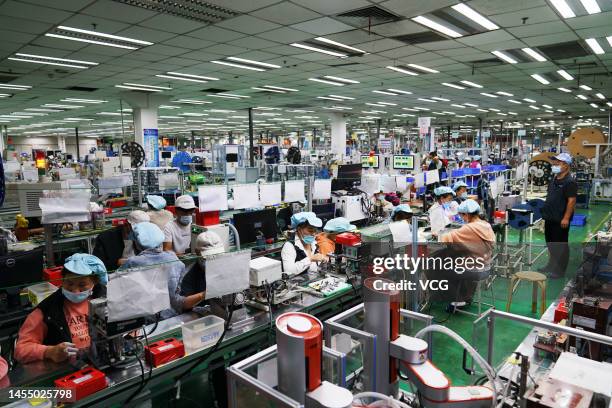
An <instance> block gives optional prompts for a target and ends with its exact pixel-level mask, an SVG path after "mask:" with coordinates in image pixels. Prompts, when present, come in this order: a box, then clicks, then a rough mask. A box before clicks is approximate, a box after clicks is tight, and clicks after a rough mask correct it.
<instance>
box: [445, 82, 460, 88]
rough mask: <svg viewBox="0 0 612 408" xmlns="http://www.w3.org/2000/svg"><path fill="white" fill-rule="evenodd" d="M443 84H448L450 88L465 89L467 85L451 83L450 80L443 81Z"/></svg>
mask: <svg viewBox="0 0 612 408" xmlns="http://www.w3.org/2000/svg"><path fill="white" fill-rule="evenodd" d="M442 85H444V86H448V87H449V88H455V89H465V87H464V86H461V85H457V84H453V83H450V82H442Z"/></svg>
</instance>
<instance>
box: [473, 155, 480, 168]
mask: <svg viewBox="0 0 612 408" xmlns="http://www.w3.org/2000/svg"><path fill="white" fill-rule="evenodd" d="M481 160H482V158H481V157H480V156H478V155H476V156H474V157H472V162H471V163H470V168H471V169H479V168H481V167H482V166H481V164H480V161H481Z"/></svg>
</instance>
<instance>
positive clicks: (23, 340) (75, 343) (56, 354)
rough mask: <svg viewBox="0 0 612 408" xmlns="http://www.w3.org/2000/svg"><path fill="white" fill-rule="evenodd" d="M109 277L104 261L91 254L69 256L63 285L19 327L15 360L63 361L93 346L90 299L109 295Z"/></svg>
mask: <svg viewBox="0 0 612 408" xmlns="http://www.w3.org/2000/svg"><path fill="white" fill-rule="evenodd" d="M107 281H108V277H107V274H106V267H105V266H104V264H103V263H102V261H101V260H100V259H99V258H97V257H95V256H93V255H89V254H74V255H72V256H70V257H68V258H67V259H66V262H65V263H64V269H63V271H62V286H61V288H59V289H58V290H56V291H55V292H54V293H53V294H51V295H49V297H47V298H46V299H45V300H43V301H42V302H41V303H40V304H39V305H38V306H37V307H36V308H35V309H34V311H32V313H30V314H29V315H28V317H27V318H26V320H25V322H24V323H23V325H22V326H21V329H19V337H18V339H17V344H16V345H15V359H16V360H17V361H19V362H20V363H28V362H33V361H40V360H51V361H54V362H62V361H65V360H67V359H68V358H76V355H77V353H78V352H79V350H83V349H87V348H89V345H90V343H91V338H90V336H89V325H88V321H87V316H88V310H89V302H88V300H89V299H90V298H96V297H100V296H105V294H106V283H107Z"/></svg>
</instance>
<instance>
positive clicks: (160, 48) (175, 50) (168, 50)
mask: <svg viewBox="0 0 612 408" xmlns="http://www.w3.org/2000/svg"><path fill="white" fill-rule="evenodd" d="M143 50H144V51H146V52H148V53H152V54H160V55H165V56H174V55H181V54H185V53H188V52H191V50H189V49H187V48H181V47H176V46H170V45H163V44H154V45H151V46H148V47H145V48H143Z"/></svg>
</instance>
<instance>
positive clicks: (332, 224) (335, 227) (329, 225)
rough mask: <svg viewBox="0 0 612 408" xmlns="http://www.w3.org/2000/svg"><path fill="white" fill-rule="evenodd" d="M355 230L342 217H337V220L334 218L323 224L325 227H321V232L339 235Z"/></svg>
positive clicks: (354, 227)
mask: <svg viewBox="0 0 612 408" xmlns="http://www.w3.org/2000/svg"><path fill="white" fill-rule="evenodd" d="M356 228H357V227H356V226H354V225H353V224H351V222H350V221H349V220H348V219H346V218H344V217H338V218H334V219H331V220H329V221H327V222H326V223H325V227H323V231H325V232H337V233H340V232H348V231H353V230H355V229H356Z"/></svg>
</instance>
